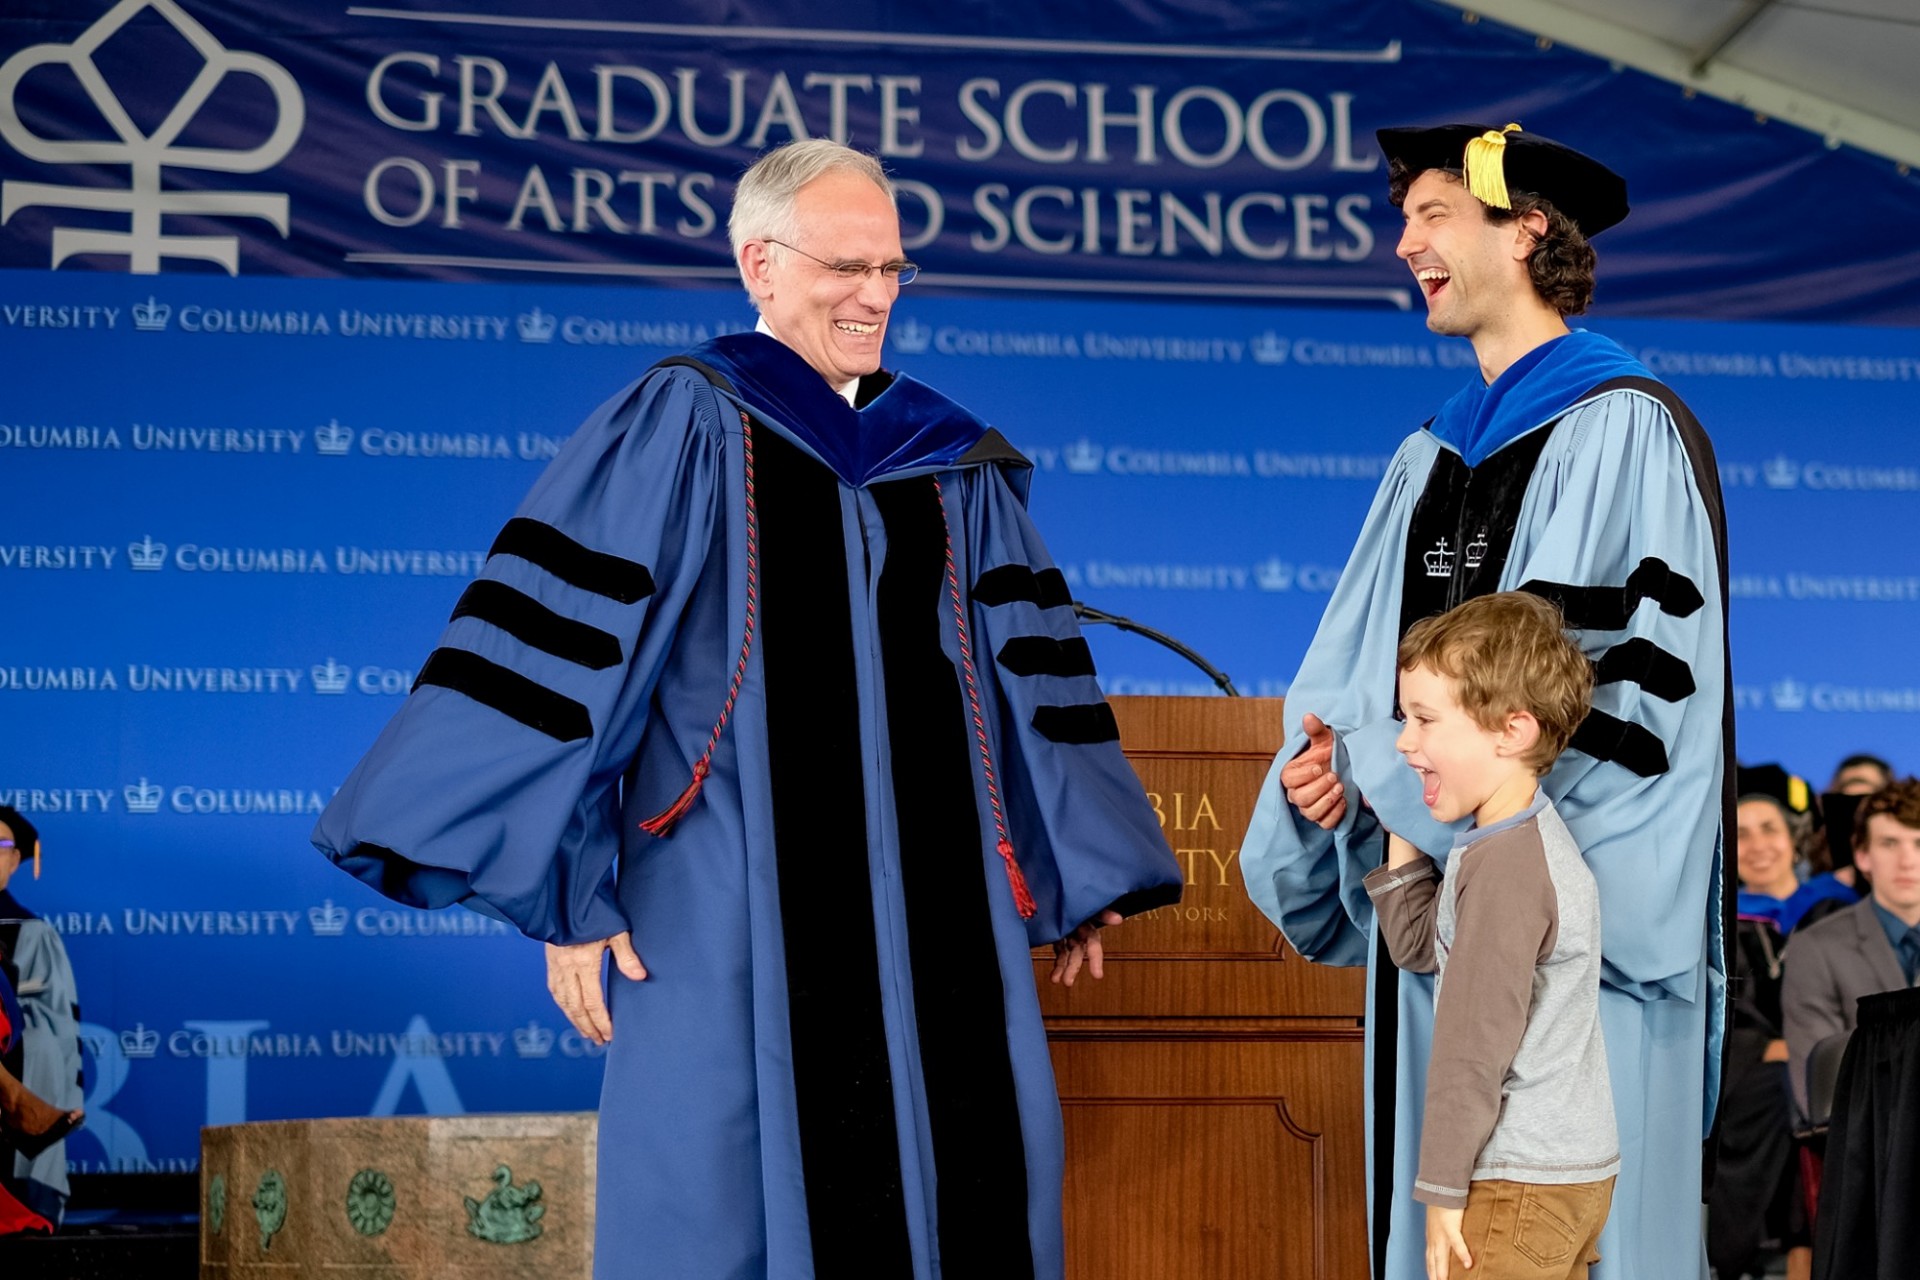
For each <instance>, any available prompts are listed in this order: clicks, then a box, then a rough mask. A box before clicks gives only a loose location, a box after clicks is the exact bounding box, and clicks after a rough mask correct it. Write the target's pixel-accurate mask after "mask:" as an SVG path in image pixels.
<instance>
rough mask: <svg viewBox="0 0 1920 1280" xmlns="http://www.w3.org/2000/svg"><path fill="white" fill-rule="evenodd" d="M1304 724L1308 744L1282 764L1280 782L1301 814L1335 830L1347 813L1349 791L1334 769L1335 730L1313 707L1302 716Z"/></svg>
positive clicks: (1310, 820)
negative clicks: (1341, 783) (1341, 782)
mask: <svg viewBox="0 0 1920 1280" xmlns="http://www.w3.org/2000/svg"><path fill="white" fill-rule="evenodd" d="M1300 727H1301V728H1302V729H1304V730H1306V733H1307V745H1306V746H1305V747H1304V748H1302V749H1301V752H1300V754H1299V755H1297V756H1295V757H1294V758H1293V759H1291V760H1289V761H1287V763H1286V764H1285V765H1283V766H1281V769H1280V785H1281V786H1283V787H1285V788H1286V789H1287V803H1288V804H1290V805H1292V806H1293V807H1294V808H1296V809H1298V810H1299V811H1300V816H1301V817H1303V818H1305V819H1306V820H1307V821H1308V822H1312V823H1315V824H1317V825H1319V826H1320V827H1322V828H1323V829H1325V830H1327V831H1331V830H1333V829H1334V828H1335V827H1337V826H1339V825H1340V819H1341V818H1343V817H1345V816H1346V813H1347V793H1346V791H1345V789H1344V788H1342V787H1341V785H1340V775H1339V774H1337V773H1335V772H1334V771H1333V730H1331V729H1329V728H1327V726H1326V724H1325V723H1324V722H1322V721H1321V719H1320V717H1319V716H1317V715H1315V714H1313V712H1311V711H1309V712H1307V714H1306V715H1305V716H1303V717H1301V720H1300Z"/></svg>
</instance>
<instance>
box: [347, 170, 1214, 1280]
mask: <svg viewBox="0 0 1920 1280" xmlns="http://www.w3.org/2000/svg"><path fill="white" fill-rule="evenodd" d="M729 231H730V234H731V238H732V242H733V250H734V256H735V260H736V262H737V264H738V266H739V269H740V275H741V278H742V280H743V281H744V282H745V284H746V287H747V291H748V293H749V294H750V295H751V296H752V299H753V302H754V305H755V307H756V308H757V309H758V311H759V313H760V323H759V327H758V331H757V332H755V333H750V334H736V335H730V336H727V337H722V338H718V339H715V340H714V341H711V342H708V343H705V344H703V345H701V346H699V347H696V348H694V349H693V350H692V351H690V352H688V353H687V354H685V355H683V356H678V357H674V358H672V359H669V360H666V361H663V362H662V363H661V364H660V365H657V366H655V367H654V368H653V369H652V370H651V371H649V372H648V373H647V374H646V375H645V376H644V377H642V378H641V379H640V380H639V381H638V382H637V383H635V384H634V385H632V386H630V387H628V388H627V389H626V390H624V391H622V392H621V393H620V394H619V395H617V396H615V397H614V398H613V399H612V400H610V401H608V402H607V404H606V405H604V406H603V407H602V408H601V409H600V410H599V412H597V413H596V414H595V415H594V416H593V417H592V418H590V419H589V420H588V421H587V423H586V424H585V425H584V426H583V427H582V428H581V429H580V431H579V432H578V433H576V434H575V435H574V436H573V438H572V439H571V440H570V441H569V442H568V445H567V446H566V448H565V449H564V450H563V451H562V452H561V454H560V456H559V457H558V458H556V459H555V461H554V462H553V464H552V465H551V466H550V467H549V469H548V470H547V472H546V474H545V475H544V476H543V477H542V478H541V479H540V481H539V482H538V483H537V484H536V485H535V486H534V489H533V491H532V493H531V494H530V495H529V496H528V497H527V499H526V501H525V503H524V504H523V505H522V507H521V509H520V512H519V514H518V515H517V516H516V517H515V518H514V519H513V520H512V521H510V522H509V523H508V524H507V526H506V529H505V530H504V531H503V532H502V533H501V535H500V537H499V539H498V540H497V541H496V542H495V544H494V547H493V552H492V554H491V556H490V558H489V560H488V562H487V568H486V571H485V573H484V576H483V577H482V579H481V580H480V581H478V582H476V583H474V584H473V586H472V587H471V588H470V589H469V590H468V591H467V593H466V594H465V595H464V596H463V597H462V598H461V601H460V604H459V605H458V606H457V607H456V608H455V611H454V618H453V621H452V623H451V624H450V626H449V627H448V629H447V631H446V633H445V635H444V637H443V639H442V640H441V647H440V648H439V649H438V650H436V651H435V652H434V653H433V655H432V656H431V657H429V658H428V660H427V661H426V663H425V665H424V666H423V667H422V669H421V674H420V677H419V682H418V685H417V687H416V688H415V690H414V692H413V693H412V695H411V696H410V697H409V698H408V700H407V703H406V704H405V706H403V708H402V709H401V711H400V713H399V714H398V715H397V716H396V717H395V719H394V721H393V723H392V724H390V725H389V726H388V727H387V729H386V730H385V732H384V733H383V734H382V735H381V737H380V739H379V741H378V742H377V743H376V744H375V745H374V747H373V749H372V751H371V752H370V753H369V755H368V756H367V758H366V759H365V760H364V761H362V762H361V764H360V765H359V766H358V767H357V768H356V769H355V770H354V772H353V774H352V776H351V777H350V778H349V779H348V780H347V782H346V785H345V786H344V787H343V788H342V790H341V791H340V793H339V795H338V796H337V797H336V798H335V800H334V801H333V803H332V804H331V805H330V806H329V807H328V809H327V811H326V812H325V814H323V815H322V817H321V819H320V822H319V825H318V827H317V828H316V831H315V836H314V838H315V843H316V844H318V845H319V846H320V848H321V849H322V850H323V851H324V852H326V853H327V854H328V855H329V856H330V857H331V858H332V859H333V860H334V861H335V862H337V863H338V864H339V865H340V866H342V867H343V868H344V869H346V870H347V871H349V872H351V873H353V874H354V875H356V876H358V877H360V878H361V879H363V880H365V881H366V882H367V883H369V884H371V885H373V886H374V887H375V888H377V889H379V890H380V891H382V892H384V893H387V894H389V895H391V896H393V897H395V898H398V899H399V900H401V901H403V902H408V903H411V904H414V905H417V906H444V905H448V904H451V903H456V902H462V903H465V904H467V905H469V906H471V907H473V908H474V909H476V910H481V911H486V912H490V913H494V914H497V915H500V916H503V917H505V918H506V919H508V920H510V921H512V922H513V923H514V924H516V925H518V926H519V927H520V928H521V929H522V930H523V931H524V932H526V933H527V934H529V935H530V936H532V937H535V938H539V939H541V940H543V941H545V942H546V943H548V944H549V946H548V949H547V957H548V978H549V986H550V988H551V990H552V991H553V994H554V996H555V999H556V1000H557V1001H558V1003H559V1004H560V1007H561V1008H562V1009H563V1010H564V1011H565V1012H566V1014H567V1016H568V1017H569V1018H570V1019H571V1020H572V1022H573V1023H574V1025H575V1026H576V1027H577V1028H578V1029H579V1030H580V1032H581V1034H583V1035H585V1036H588V1037H590V1038H591V1039H592V1040H594V1041H596V1042H600V1043H610V1048H609V1050H608V1055H607V1062H606V1078H605V1086H604V1091H603V1093H602V1099H601V1108H600V1131H599V1151H600V1165H599V1182H598V1197H599V1210H598V1213H597V1214H596V1219H595V1220H596V1224H597V1225H596V1241H595V1248H594V1259H595V1268H596V1273H597V1274H599V1275H602V1276H618V1277H621V1278H622V1280H627V1278H630V1277H662V1278H671V1280H683V1278H684V1277H689V1276H728V1277H733V1278H734V1280H754V1278H756V1277H767V1276H769V1275H770V1274H773V1275H817V1276H854V1275H871V1276H888V1277H909V1276H910V1277H915V1278H916V1280H934V1277H936V1276H938V1275H945V1276H948V1277H961V1276H992V1277H995V1278H996V1280H1012V1278H1016V1277H1039V1278H1041V1280H1059V1277H1061V1276H1062V1274H1063V1272H1064V1248H1063V1242H1062V1223H1061V1191H1062V1186H1061V1182H1062V1167H1063V1165H1062V1127H1061V1119H1060V1110H1059V1101H1058V1098H1057V1096H1056V1093H1055V1090H1054V1083H1053V1076H1052V1071H1051V1068H1050V1066H1049V1062H1048V1058H1047V1047H1046V1036H1045V1032H1044V1029H1043V1027H1042V1025H1041V1020H1040V1013H1039V1006H1038V1001H1037V997H1036V994H1035V990H1034V985H1033V981H1032V969H1031V959H1030V948H1031V947H1033V946H1035V945H1039V944H1044V943H1054V944H1056V946H1055V953H1056V963H1055V966H1054V974H1053V976H1054V979H1055V980H1056V981H1063V982H1069V983H1070V982H1072V981H1073V979H1074V978H1075V976H1076V975H1077V974H1078V973H1079V972H1080V971H1081V969H1082V967H1083V966H1084V967H1085V969H1086V971H1087V972H1089V973H1091V974H1093V975H1094V976H1096V977H1097V976H1099V975H1100V972H1101V951H1100V941H1099V936H1098V933H1099V929H1100V927H1101V926H1102V925H1104V924H1111V923H1115V922H1117V921H1119V920H1120V919H1121V918H1122V917H1123V916H1124V915H1126V914H1128V913H1130V912H1133V911H1136V910H1140V909H1144V908H1147V907H1151V906H1155V905H1160V904H1164V903H1168V902H1172V901H1174V900H1176V899H1177V898H1178V896H1179V885H1180V875H1179V871H1178V868H1177V866H1176V864H1175V863H1174V860H1173V857H1172V855H1171V853H1170V852H1169V851H1168V848H1167V846H1166V844H1165V842H1164V840H1163V839H1162V838H1161V835H1160V830H1159V826H1158V823H1157V820H1156V819H1155V817H1154V814H1153V811H1152V809H1151V807H1150V806H1149V805H1148V803H1147V800H1146V797H1145V795H1144V794H1143V792H1142V791H1141V788H1140V784H1139V782H1138V781H1137V780H1136V779H1135V777H1134V775H1133V773H1132V771H1131V770H1130V769H1129V767H1128V766H1127V764H1126V761H1125V760H1124V759H1123V757H1122V756H1121V754H1120V749H1119V743H1118V732H1117V729H1116V728H1115V724H1114V718H1113V713H1112V711H1111V709H1110V708H1109V707H1108V706H1107V704H1106V702H1105V700H1104V699H1103V698H1102V697H1101V694H1100V690H1099V686H1098V685H1097V683H1096V682H1095V680H1094V675H1093V665H1092V660H1091V658H1090V657H1089V655H1088V653H1087V647H1086V643H1085V641H1083V640H1082V639H1081V638H1080V636H1079V634H1078V632H1077V630H1076V627H1075V623H1074V620H1073V617H1072V612H1071V609H1070V608H1069V605H1070V601H1069V598H1068V595H1067V591H1066V585H1065V581H1064V579H1063V578H1062V576H1061V574H1060V572H1059V570H1057V569H1055V568H1054V567H1053V565H1052V563H1051V561H1050V560H1049V559H1048V556H1047V553H1046V550H1045V548H1044V546H1043V545H1042V544H1041V542H1040V539H1039V536H1038V535H1037V534H1036V533H1035V531H1034V528H1033V525H1032V523H1031V522H1030V521H1029V520H1028V518H1027V512H1026V506H1025V496H1026V490H1027V482H1028V477H1029V472H1030V466H1029V464H1028V463H1027V461H1026V460H1025V459H1024V458H1022V457H1021V456H1020V455H1019V454H1017V453H1016V452H1014V450H1013V449H1012V448H1011V447H1010V446H1009V445H1008V444H1007V443H1006V441H1005V440H1004V439H1003V438H1002V437H1001V436H1000V434H999V433H998V432H996V431H994V430H992V429H990V428H988V427H987V426H986V425H985V424H984V423H982V422H981V421H980V420H979V419H978V418H976V417H974V416H973V415H972V414H971V413H969V412H968V411H967V410H965V409H964V408H962V407H961V406H959V405H958V404H955V403H954V402H953V401H951V400H949V399H947V398H946V397H945V396H942V395H940V394H939V393H938V392H936V391H934V390H932V389H931V388H930V387H927V386H925V385H923V384H921V383H919V382H916V381H914V380H913V379H911V378H908V377H904V376H895V375H892V374H889V373H887V372H885V371H883V370H882V369H881V367H880V364H881V351H882V343H883V341H884V339H885V337H886V327H887V319H888V316H889V314H890V312H891V311H892V308H893V304H894V301H895V299H896V297H897V295H898V293H899V289H900V286H901V285H902V284H904V283H906V282H907V281H909V280H911V279H913V277H914V273H915V270H916V268H915V267H914V265H913V264H912V263H911V262H908V261H907V260H906V259H905V257H904V256H903V254H902V246H901V239H900V224H899V218H898V215H897V213H896V211H895V207H894V200H893V193H892V187H891V184H890V183H889V182H888V180H887V177H886V174H885V173H884V172H883V171H882V170H881V168H880V166H879V164H878V163H877V162H876V161H875V160H874V159H873V158H872V157H870V156H867V155H863V154H861V153H859V152H856V151H853V150H850V149H848V148H846V147H844V146H841V145H840V144H838V143H834V142H830V141H826V140H820V139H816V140H809V141H802V142H796V143H793V144H790V145H788V146H786V147H783V148H780V149H779V150H777V151H774V152H771V153H769V154H768V155H766V156H764V157H762V158H761V159H760V160H759V161H758V162H757V163H755V164H754V165H753V167H752V168H751V169H749V170H748V171H747V173H746V174H745V175H744V176H743V177H742V178H741V180H740V183H739V187H738V189H737V191H736V196H735V202H734V208H733V213H732V217H731V220H730V223H729ZM609 955H610V956H611V958H612V961H613V968H614V972H612V973H611V974H609V975H606V977H605V979H604V980H605V981H606V982H607V983H608V984H609V986H610V996H611V998H610V999H605V998H603V994H602V982H603V975H602V968H603V965H604V964H605V962H606V960H607V958H608V956H609ZM643 960H644V964H643ZM616 1028H617V1029H618V1031H619V1035H618V1036H614V1035H613V1032H614V1030H615V1029H616Z"/></svg>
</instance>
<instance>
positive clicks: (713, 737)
mask: <svg viewBox="0 0 1920 1280" xmlns="http://www.w3.org/2000/svg"><path fill="white" fill-rule="evenodd" d="M740 437H741V453H742V455H743V457H744V459H745V468H746V480H747V609H746V614H747V618H746V626H745V627H744V628H743V632H742V635H741V637H740V657H739V659H738V660H737V661H735V663H734V664H733V680H732V681H731V682H730V683H729V684H728V685H727V700H726V702H725V704H724V705H722V706H721V708H720V718H719V719H717V720H715V721H714V722H713V732H711V733H709V734H708V735H707V748H706V750H705V751H702V752H701V753H700V758H699V759H698V760H696V761H694V762H693V781H691V782H689V783H687V786H686V790H684V791H682V792H681V793H680V795H679V797H678V798H677V799H675V800H674V802H673V803H672V804H670V805H668V806H667V807H666V808H665V809H662V810H661V811H660V812H659V813H656V814H654V815H653V816H652V817H651V818H648V819H647V820H646V821H645V822H642V823H641V824H640V829H641V830H642V831H644V832H646V833H647V834H648V835H650V836H657V837H659V838H660V839H662V840H664V839H666V837H667V835H668V833H670V832H671V831H672V830H673V828H674V824H675V823H677V822H679V821H680V819H682V818H684V817H686V816H687V812H688V810H690V809H692V808H693V806H694V803H695V802H696V801H698V800H699V798H700V788H701V787H702V786H703V785H704V784H705V783H706V781H707V775H708V774H710V773H712V772H713V752H714V749H715V748H716V747H718V746H719V745H720V735H721V734H722V733H724V732H725V731H726V728H727V721H728V720H730V719H732V717H733V704H734V703H735V702H736V701H738V700H739V697H740V685H741V682H742V681H744V680H745V679H746V678H747V655H749V654H750V653H752V652H753V631H754V618H755V615H756V614H757V612H758V610H759V605H760V516H759V511H758V508H757V507H756V505H755V501H754V491H753V423H752V421H751V420H750V419H748V417H747V415H746V414H745V413H742V414H741V415H740Z"/></svg>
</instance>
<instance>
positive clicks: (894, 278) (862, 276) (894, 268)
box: [765, 236, 920, 284]
mask: <svg viewBox="0 0 1920 1280" xmlns="http://www.w3.org/2000/svg"><path fill="white" fill-rule="evenodd" d="M765 239H766V242H767V243H768V244H777V245H779V246H780V247H781V248H782V249H793V252H795V253H797V254H799V255H800V256H801V257H803V258H806V259H809V260H810V261H813V262H817V263H819V264H820V265H821V266H823V267H825V268H826V269H827V270H829V271H831V272H833V274H834V275H836V276H838V277H840V278H841V279H842V280H845V281H846V282H847V283H848V284H855V283H858V284H865V283H866V282H867V279H868V277H870V276H871V275H873V273H874V272H876V271H878V272H879V273H880V274H881V276H883V277H884V278H885V279H886V280H888V281H889V282H891V283H893V284H912V283H913V280H914V277H915V276H917V275H919V274H920V267H919V264H917V263H912V262H908V261H906V260H905V259H904V258H903V259H901V260H900V261H899V262H828V261H827V260H826V259H825V258H816V257H814V256H813V255H812V254H810V253H808V252H807V251H806V250H805V249H794V248H793V246H792V245H790V244H788V243H787V242H786V241H784V240H775V239H774V238H773V237H771V236H768V237H766V238H765Z"/></svg>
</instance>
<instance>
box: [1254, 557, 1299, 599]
mask: <svg viewBox="0 0 1920 1280" xmlns="http://www.w3.org/2000/svg"><path fill="white" fill-rule="evenodd" d="M1253 580H1254V581H1255V582H1257V583H1259V584H1260V589H1261V590H1262V591H1286V590H1288V589H1290V588H1291V587H1292V586H1293V566H1292V565H1290V564H1288V563H1287V562H1286V561H1285V560H1282V559H1281V558H1280V557H1279V556H1269V557H1267V558H1266V559H1265V560H1262V561H1261V562H1260V563H1259V564H1257V565H1255V566H1253Z"/></svg>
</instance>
